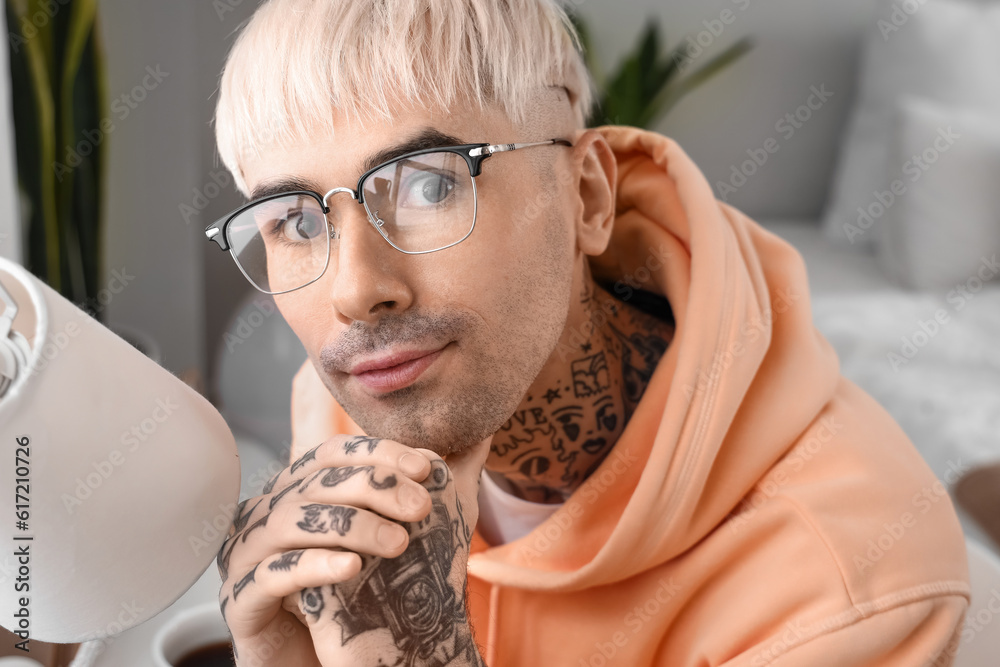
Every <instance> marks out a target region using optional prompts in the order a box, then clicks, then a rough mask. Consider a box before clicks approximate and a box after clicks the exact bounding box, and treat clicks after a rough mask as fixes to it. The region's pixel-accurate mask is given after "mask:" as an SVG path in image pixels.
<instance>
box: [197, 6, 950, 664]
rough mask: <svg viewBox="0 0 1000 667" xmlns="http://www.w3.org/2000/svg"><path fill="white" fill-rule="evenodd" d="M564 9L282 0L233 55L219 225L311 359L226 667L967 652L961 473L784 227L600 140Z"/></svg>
mask: <svg viewBox="0 0 1000 667" xmlns="http://www.w3.org/2000/svg"><path fill="white" fill-rule="evenodd" d="M569 30H570V28H569V26H568V22H567V21H566V20H565V16H564V15H563V14H562V12H561V10H559V9H558V8H557V7H556V6H554V5H553V4H552V3H551V2H549V1H548V0H475V1H470V2H466V1H462V0H452V1H448V2H446V1H444V0H398V1H396V2H390V1H387V2H361V1H347V0H271V1H270V2H267V3H265V4H263V5H262V6H261V7H260V8H259V9H258V10H257V12H256V14H255V15H254V17H253V18H252V20H251V21H250V22H249V24H248V25H247V26H246V27H245V29H244V30H243V32H242V34H241V35H240V37H239V39H238V41H237V43H236V44H235V46H234V48H233V51H232V53H231V54H230V57H229V60H228V62H227V64H226V68H225V72H224V74H223V78H222V83H221V88H220V97H219V106H218V111H217V119H216V120H217V138H218V144H219V151H220V154H221V156H222V159H223V160H224V162H225V164H226V165H227V167H228V168H229V169H230V170H231V171H232V172H233V174H234V176H235V178H236V181H237V183H238V184H239V186H240V188H241V190H242V191H243V192H244V194H245V195H246V196H247V198H248V199H249V200H250V202H252V203H251V204H249V205H248V206H246V207H244V208H243V209H241V210H239V211H237V212H234V214H232V215H230V216H227V217H225V218H223V219H222V220H220V221H218V222H217V223H215V224H213V225H212V226H211V227H210V228H209V229H208V230H207V234H208V235H209V237H210V238H212V239H213V240H215V241H216V242H218V243H219V245H220V246H221V247H222V248H223V249H229V250H232V253H233V256H234V257H235V259H236V261H237V263H238V265H239V266H240V269H241V270H242V271H243V272H244V274H245V275H246V276H247V278H248V279H249V280H250V281H251V282H252V283H253V284H254V285H255V286H256V287H257V288H259V289H261V290H263V291H265V292H269V293H274V294H276V296H275V301H276V303H277V305H278V307H279V309H280V310H281V313H282V315H283V316H284V317H285V319H286V320H287V321H288V323H289V324H290V325H291V327H292V328H293V329H294V330H295V332H296V334H297V335H298V337H299V338H300V339H301V341H302V343H303V345H304V346H305V348H306V350H307V352H308V354H309V360H308V362H307V363H306V365H305V366H303V368H302V370H301V371H300V373H299V374H298V376H297V377H296V380H295V383H294V387H293V397H292V411H293V422H294V442H293V452H292V456H291V461H290V465H289V467H288V468H287V469H286V470H284V471H282V472H281V473H279V474H278V475H277V476H276V477H275V478H274V479H272V480H271V481H270V482H269V484H268V485H267V486H266V487H265V489H264V491H263V494H262V496H260V497H257V498H253V499H251V500H249V501H248V502H247V503H245V504H244V505H243V506H242V507H241V510H240V513H239V515H238V517H237V520H236V522H235V526H234V528H233V530H232V531H231V537H230V539H229V540H228V541H227V543H226V544H225V545H224V546H223V548H222V550H221V551H220V553H219V567H220V571H221V573H222V577H223V581H224V584H223V587H222V590H221V591H220V602H221V604H222V606H223V613H224V615H225V617H226V620H227V623H228V624H229V627H230V630H231V631H232V634H233V639H234V651H235V652H236V654H237V659H238V662H239V664H240V665H253V664H268V665H270V664H274V665H318V664H323V665H334V664H336V665H395V664H405V665H445V664H450V665H480V664H484V662H485V664H488V665H490V667H506V666H511V667H513V666H522V665H566V666H568V667H569V666H572V667H577V666H595V667H596V666H600V665H606V664H621V665H637V666H644V665H670V666H671V667H683V666H691V667H694V666H695V665H698V666H703V665H726V666H727V667H735V666H737V665H740V666H744V665H745V666H755V665H765V664H776V665H782V666H789V667H790V666H798V665H802V666H806V665H808V666H809V667H819V666H824V665H829V666H831V667H832V666H837V667H849V666H852V665H857V666H860V665H884V666H889V665H898V666H900V667H902V666H904V665H906V666H913V665H925V664H928V665H929V664H935V665H947V664H950V662H951V656H952V655H953V654H954V650H955V647H956V645H957V641H958V639H959V637H960V634H959V633H960V630H961V623H962V619H963V616H964V613H965V610H966V607H967V604H968V599H969V587H968V573H967V566H966V561H965V550H964V543H963V538H962V534H961V531H960V528H959V524H958V521H957V518H956V516H955V513H954V510H953V508H952V505H951V502H950V500H949V499H948V496H947V494H946V492H945V491H944V489H943V487H942V486H941V484H940V483H939V482H938V481H937V480H935V478H934V477H933V475H932V474H931V472H930V470H929V468H928V467H927V466H926V465H925V464H924V463H923V461H922V460H921V459H920V457H919V455H918V454H917V452H916V451H915V450H914V448H913V447H912V445H911V444H910V442H909V441H908V439H907V438H906V436H905V434H904V433H903V432H902V431H901V430H900V428H899V427H898V426H897V425H896V424H895V423H894V422H893V420H892V419H891V418H890V416H889V415H888V414H887V413H886V412H885V411H884V410H883V409H882V408H881V407H880V406H879V405H877V404H876V403H875V402H874V401H873V399H871V398H870V397H869V396H868V395H866V394H865V393H863V392H862V391H860V390H859V389H858V388H857V387H856V386H855V385H853V384H852V383H850V382H849V381H847V380H845V379H844V378H843V377H842V376H840V374H839V369H838V362H837V358H836V356H835V354H834V351H833V349H832V348H831V346H830V345H829V344H828V343H827V341H826V340H825V339H824V338H823V337H822V336H821V335H820V334H819V333H818V332H817V331H816V329H815V328H814V327H813V325H812V322H811V316H810V310H809V295H808V291H807V280H806V272H805V267H804V265H803V263H802V259H801V257H800V256H799V255H798V254H797V253H796V252H795V251H794V250H793V249H792V248H791V247H790V246H789V245H788V244H787V243H785V242H783V241H782V240H780V239H779V238H777V237H775V236H773V235H772V234H770V233H768V232H766V231H765V230H764V229H762V228H761V227H759V226H758V225H757V224H756V223H754V222H753V221H752V220H750V219H749V218H747V217H746V216H745V215H743V214H741V213H740V212H739V211H737V210H735V209H733V208H732V207H730V206H727V205H726V204H724V203H721V202H718V201H716V200H715V199H714V197H713V196H712V192H711V189H710V187H709V185H708V183H707V182H706V180H705V179H704V177H703V176H702V175H701V173H700V172H699V171H698V169H697V168H696V166H695V165H694V164H693V163H692V162H691V161H690V159H689V158H688V157H687V155H686V154H685V153H684V152H683V151H682V150H681V148H680V147H679V146H678V145H677V144H676V143H675V142H673V141H672V140H671V139H669V138H667V137H664V136H661V135H658V134H655V133H651V132H644V131H641V130H638V129H634V128H625V127H602V128H598V129H596V130H593V129H591V130H585V129H584V120H585V110H586V109H588V107H589V103H590V99H591V92H590V88H589V82H588V78H587V74H586V71H585V69H584V67H583V65H582V64H581V61H580V58H579V56H578V55H577V52H576V50H575V49H574V41H573V38H572V36H571V33H570V32H568V31H569ZM442 457H443V458H442ZM484 465H485V468H484ZM480 480H482V485H481V486H480V484H479V482H480ZM477 520H478V521H477ZM401 527H402V528H401ZM473 527H474V528H475V529H474V530H473Z"/></svg>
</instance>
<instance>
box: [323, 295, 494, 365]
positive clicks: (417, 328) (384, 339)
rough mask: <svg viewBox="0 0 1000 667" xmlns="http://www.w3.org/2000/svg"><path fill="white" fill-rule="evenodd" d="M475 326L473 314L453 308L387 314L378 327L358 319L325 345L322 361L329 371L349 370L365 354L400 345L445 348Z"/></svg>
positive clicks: (365, 355) (367, 355) (368, 354)
mask: <svg viewBox="0 0 1000 667" xmlns="http://www.w3.org/2000/svg"><path fill="white" fill-rule="evenodd" d="M473 326H475V318H474V316H473V315H471V314H468V313H460V312H453V311H448V312H445V313H441V314H437V315H431V314H429V313H421V312H410V313H406V314H405V315H386V316H384V317H382V318H380V319H379V320H378V322H377V323H376V324H375V326H374V327H371V326H369V325H368V324H366V323H364V322H361V321H358V320H355V321H354V322H352V323H351V326H350V327H348V329H347V331H345V332H344V333H342V334H341V335H340V337H339V338H337V340H336V341H334V342H332V343H329V344H327V345H324V346H323V348H322V349H321V350H320V354H319V361H320V365H321V366H322V368H323V370H324V371H325V372H326V373H327V374H333V373H335V372H337V371H340V372H343V373H346V372H348V369H350V368H351V367H352V366H353V365H354V363H355V362H356V361H358V360H359V359H361V358H362V357H370V356H372V355H374V354H377V353H379V352H383V351H387V350H389V349H390V348H392V347H395V346H398V345H413V344H416V345H417V346H420V347H432V346H437V347H442V346H444V345H445V344H446V343H448V342H449V341H452V340H455V339H457V338H458V337H459V336H460V335H461V334H462V333H463V332H465V331H467V330H471V328H472V327H473Z"/></svg>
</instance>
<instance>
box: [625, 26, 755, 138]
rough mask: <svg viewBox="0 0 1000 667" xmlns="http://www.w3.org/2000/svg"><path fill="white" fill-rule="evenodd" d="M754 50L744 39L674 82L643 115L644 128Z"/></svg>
mask: <svg viewBox="0 0 1000 667" xmlns="http://www.w3.org/2000/svg"><path fill="white" fill-rule="evenodd" d="M752 48H753V40H752V39H751V38H749V37H744V38H742V39H740V40H739V41H738V42H736V43H735V44H733V45H732V46H730V47H729V48H727V49H726V50H725V51H723V52H722V53H720V54H719V55H717V56H715V57H714V58H712V59H711V60H709V61H708V62H707V63H705V64H704V65H702V66H701V67H700V68H698V69H697V70H695V71H694V72H692V73H690V74H689V75H687V76H685V77H683V78H682V79H674V80H672V81H671V83H670V84H668V85H667V86H665V87H664V89H663V90H661V91H660V93H659V94H658V95H657V96H656V98H655V99H654V100H653V102H652V103H651V104H650V105H649V106H648V107H647V109H646V111H645V113H644V115H643V125H642V127H649V126H651V125H655V124H656V123H657V122H658V121H659V120H660V118H662V117H663V116H664V115H666V114H667V113H668V112H669V111H670V109H672V108H673V107H674V105H675V104H677V102H679V101H680V100H681V98H683V97H684V96H685V95H687V94H688V93H689V92H691V91H692V90H694V89H695V88H697V87H698V86H700V85H702V84H703V83H705V82H706V81H708V80H709V79H710V78H712V77H713V76H715V75H716V74H718V73H719V72H721V71H722V70H724V69H725V68H726V67H728V66H729V65H730V64H731V63H733V62H735V61H736V60H738V59H739V58H741V57H742V56H743V55H744V54H746V53H747V52H749V51H750V49H752Z"/></svg>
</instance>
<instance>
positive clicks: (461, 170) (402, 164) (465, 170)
mask: <svg viewBox="0 0 1000 667" xmlns="http://www.w3.org/2000/svg"><path fill="white" fill-rule="evenodd" d="M363 188H364V200H365V207H366V208H367V209H368V214H369V215H370V216H371V218H372V220H374V221H375V225H376V227H378V229H379V230H380V231H381V232H382V234H383V235H384V236H385V237H386V238H387V239H388V240H389V241H391V242H392V244H393V245H395V246H396V247H397V248H399V249H400V250H405V251H407V252H427V251H431V250H438V249H440V248H444V247H445V246H449V245H452V244H454V243H458V242H459V241H461V240H462V239H464V238H465V237H466V236H468V235H469V233H470V232H471V231H472V226H473V225H474V224H475V222H476V196H475V185H474V184H473V181H472V175H471V174H470V173H469V166H468V164H467V163H466V161H465V160H464V159H463V158H462V157H461V156H459V155H457V154H455V153H426V154H423V155H417V156H413V157H408V158H404V159H401V160H397V161H395V162H391V163H389V164H387V165H386V166H384V167H382V168H381V169H379V170H378V171H376V172H374V173H373V174H371V175H370V176H369V177H368V178H367V179H366V180H365V184H364V186H363Z"/></svg>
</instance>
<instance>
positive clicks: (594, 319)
mask: <svg viewBox="0 0 1000 667" xmlns="http://www.w3.org/2000/svg"><path fill="white" fill-rule="evenodd" d="M583 264H584V266H583V271H582V280H581V281H580V282H579V283H578V284H577V288H576V289H577V290H578V292H577V293H579V294H580V298H579V300H577V299H574V300H573V303H572V304H571V306H570V313H569V316H568V318H567V323H566V328H565V329H564V331H563V335H562V337H561V338H560V341H559V343H558V345H557V346H556V348H555V350H554V351H553V353H552V356H551V357H550V358H549V360H548V361H547V362H546V364H545V366H544V367H543V368H542V370H541V372H540V373H539V374H538V376H537V377H536V378H535V381H534V382H533V383H532V385H531V387H529V389H528V391H527V393H526V394H525V396H524V398H523V400H522V401H521V404H520V405H519V406H518V408H517V410H516V411H515V412H514V414H513V415H512V416H511V418H510V419H509V420H508V421H507V423H506V424H504V426H503V427H501V429H500V430H499V431H498V432H497V433H496V435H494V437H493V452H492V453H491V455H490V459H489V460H488V462H487V469H488V471H489V472H490V474H491V477H492V478H493V479H495V480H496V481H497V483H498V484H500V486H501V487H502V488H505V489H506V490H507V491H509V492H510V493H513V494H515V495H517V496H520V497H521V498H525V499H527V500H532V501H535V502H563V501H565V500H566V499H567V498H568V497H569V496H570V494H572V493H573V492H574V491H575V490H576V489H577V488H579V486H580V485H581V484H582V483H583V482H584V480H586V479H587V477H588V476H589V475H590V474H591V473H592V472H593V471H594V470H595V469H596V468H597V466H598V465H599V464H600V463H601V461H603V460H604V459H605V458H606V457H607V456H608V454H610V453H611V450H612V448H613V447H614V446H615V443H616V442H617V441H618V438H619V436H620V435H621V434H622V432H623V431H624V430H625V425H626V424H627V423H628V421H629V419H630V418H631V417H632V413H633V412H634V411H635V408H636V407H637V406H638V404H639V400H640V399H641V398H642V395H643V393H644V392H645V390H646V387H647V385H648V384H649V379H650V377H651V376H652V374H653V371H654V370H655V368H656V365H657V363H658V362H659V360H660V357H662V356H663V354H664V352H666V349H667V345H668V344H669V343H670V341H671V339H672V338H673V332H674V331H673V326H672V325H670V324H669V323H667V322H663V321H662V320H660V319H657V318H656V317H653V316H652V315H648V314H646V313H644V312H643V311H641V310H639V309H638V308H636V307H635V306H632V305H629V304H628V303H623V302H622V301H619V300H617V299H615V298H614V297H613V296H611V294H610V293H609V292H608V291H607V290H605V289H603V288H602V287H601V286H599V285H598V284H597V283H596V282H594V280H593V277H592V275H591V273H590V270H589V266H588V265H587V262H586V261H584V263H583Z"/></svg>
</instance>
